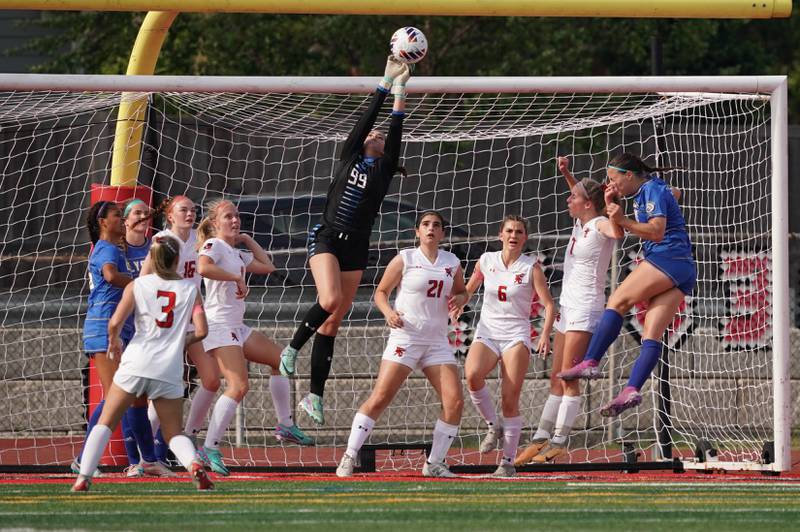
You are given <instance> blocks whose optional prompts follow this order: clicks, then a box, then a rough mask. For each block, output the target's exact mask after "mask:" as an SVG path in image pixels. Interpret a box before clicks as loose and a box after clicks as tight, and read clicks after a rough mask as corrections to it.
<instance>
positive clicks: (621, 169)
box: [608, 164, 631, 172]
mask: <svg viewBox="0 0 800 532" xmlns="http://www.w3.org/2000/svg"><path fill="white" fill-rule="evenodd" d="M608 167H609V168H611V169H612V170H616V171H617V172H630V171H631V170H628V169H627V168H622V167H620V166H614V165H613V164H609V165H608Z"/></svg>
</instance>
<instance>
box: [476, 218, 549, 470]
mask: <svg viewBox="0 0 800 532" xmlns="http://www.w3.org/2000/svg"><path fill="white" fill-rule="evenodd" d="M527 240H528V228H527V224H526V222H525V219H524V218H522V217H520V216H514V215H511V216H506V217H505V218H504V219H503V222H502V224H501V225H500V241H501V242H502V243H503V249H502V251H497V252H490V253H484V254H483V255H481V258H480V260H479V261H478V264H476V265H475V271H474V272H473V274H472V276H471V277H470V279H469V282H468V283H467V295H468V296H470V297H472V294H474V293H475V291H476V290H477V289H478V287H480V285H481V283H483V285H484V290H483V306H482V307H481V317H480V321H479V322H478V326H477V328H476V330H475V340H474V341H473V342H472V345H471V346H470V348H469V353H468V354H467V361H466V363H465V365H464V372H465V373H466V377H467V388H468V389H469V395H470V399H471V400H472V403H473V404H474V405H475V407H476V408H477V410H478V412H479V413H480V414H481V416H482V417H483V419H484V420H486V423H487V424H488V425H489V433H488V434H487V435H486V437H485V438H484V440H483V441H482V442H481V446H480V450H481V452H483V453H486V452H489V451H492V450H494V449H495V448H497V447H502V449H503V457H502V460H501V462H500V465H499V466H498V468H497V470H496V471H495V472H494V475H495V476H498V477H508V476H514V475H515V474H516V469H515V468H514V465H513V462H514V457H515V456H516V453H517V445H518V444H519V437H520V433H521V432H522V417H521V416H520V412H519V397H520V394H521V393H522V384H523V382H524V380H525V374H526V373H527V371H528V365H529V363H530V356H531V322H530V316H531V305H532V303H533V295H534V292H535V293H536V295H538V297H539V301H540V302H541V304H542V305H544V308H545V312H546V314H545V321H544V326H543V327H542V333H541V335H540V337H539V342H538V345H537V346H536V351H537V352H538V353H540V354H542V355H544V354H545V353H547V352H548V351H549V350H550V333H551V330H552V328H553V320H554V319H555V303H553V298H552V297H551V296H550V290H549V289H548V287H547V280H546V279H545V276H544V272H543V271H542V268H541V266H540V265H539V263H538V261H537V260H536V259H534V258H533V257H529V256H527V255H523V254H522V251H523V249H524V247H525V243H526V242H527ZM498 362H501V364H500V368H501V372H502V373H501V375H502V381H501V399H502V411H503V417H504V420H503V422H502V423H501V422H500V421H499V420H498V417H497V412H496V410H495V406H494V403H493V402H492V397H491V394H490V393H489V389H488V388H487V386H486V381H485V379H486V376H487V375H488V374H489V372H491V371H492V370H493V369H494V368H495V366H497V364H498Z"/></svg>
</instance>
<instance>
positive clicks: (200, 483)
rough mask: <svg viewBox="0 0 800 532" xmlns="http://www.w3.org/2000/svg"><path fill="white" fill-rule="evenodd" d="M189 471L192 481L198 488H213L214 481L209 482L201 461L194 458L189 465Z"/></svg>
mask: <svg viewBox="0 0 800 532" xmlns="http://www.w3.org/2000/svg"><path fill="white" fill-rule="evenodd" d="M189 472H190V473H191V474H192V483H193V484H194V485H195V487H196V488H197V489H198V490H213V489H214V483H213V482H211V479H210V478H209V476H208V472H207V471H206V468H205V466H204V465H203V462H201V461H200V460H194V461H193V462H192V464H191V465H190V466H189Z"/></svg>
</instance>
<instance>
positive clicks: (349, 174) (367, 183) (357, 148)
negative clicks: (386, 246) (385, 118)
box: [323, 89, 405, 238]
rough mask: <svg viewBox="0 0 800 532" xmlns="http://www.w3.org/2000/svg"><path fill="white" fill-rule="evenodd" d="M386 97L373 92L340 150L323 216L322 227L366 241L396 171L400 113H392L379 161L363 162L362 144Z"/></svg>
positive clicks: (383, 93) (400, 133) (400, 132)
mask: <svg viewBox="0 0 800 532" xmlns="http://www.w3.org/2000/svg"><path fill="white" fill-rule="evenodd" d="M386 94H387V92H386V91H383V90H381V89H377V90H376V91H375V95H374V96H373V97H372V102H370V105H369V108H368V109H367V110H366V112H365V113H364V114H363V115H362V116H361V118H360V119H359V121H358V123H357V124H356V125H355V127H354V128H353V131H351V132H350V136H348V137H347V140H346V141H345V142H344V145H343V146H342V152H341V154H340V155H339V161H338V162H337V163H336V168H335V170H334V174H333V182H332V183H331V185H330V187H329V188H328V201H327V203H326V205H325V213H324V214H323V220H324V224H325V225H326V226H327V227H330V228H332V229H334V230H335V231H339V232H342V233H347V234H353V235H358V236H362V237H366V238H369V235H370V233H371V232H372V225H373V224H374V223H375V217H376V216H377V215H378V212H380V209H381V203H382V202H383V198H384V196H386V192H387V191H388V190H389V185H390V184H391V182H392V177H393V176H394V174H395V172H396V171H397V164H398V159H399V157H400V140H401V137H402V135H403V117H404V116H405V115H404V114H403V113H392V118H391V123H390V125H389V134H388V135H386V144H385V146H384V153H383V157H380V158H377V159H375V160H374V161H373V162H372V164H369V163H368V162H367V161H365V160H364V153H363V149H364V140H365V139H366V138H367V135H368V134H369V132H370V131H372V127H373V125H374V124H375V119H376V118H377V116H378V112H379V111H380V110H381V105H382V104H383V102H384V100H386Z"/></svg>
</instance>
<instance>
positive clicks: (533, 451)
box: [514, 438, 548, 466]
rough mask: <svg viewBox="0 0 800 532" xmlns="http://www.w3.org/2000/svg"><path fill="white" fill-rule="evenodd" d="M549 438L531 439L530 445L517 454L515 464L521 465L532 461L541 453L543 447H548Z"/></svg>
mask: <svg viewBox="0 0 800 532" xmlns="http://www.w3.org/2000/svg"><path fill="white" fill-rule="evenodd" d="M547 442H548V440H547V438H536V439H534V440H531V443H530V445H528V446H527V447H525V448H524V449H523V450H522V452H520V453H519V454H518V455H517V459H516V460H514V465H515V466H521V465H525V464H528V463H530V461H531V459H532V458H533V457H534V456H536V455H537V454H539V453H540V452H541V450H542V449H544V448H545V447H547Z"/></svg>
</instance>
